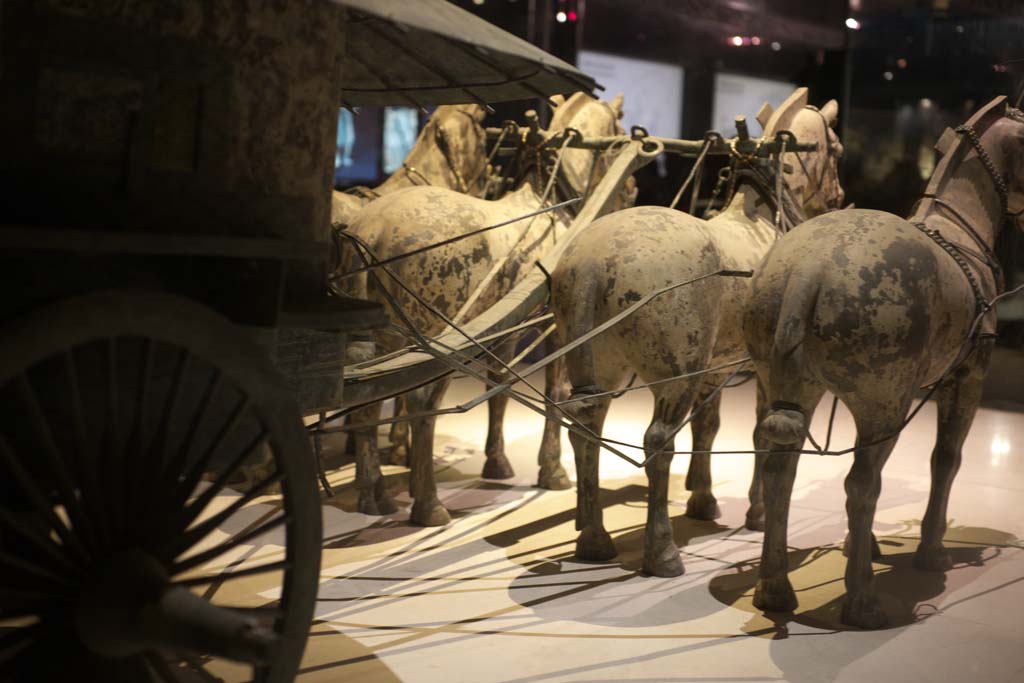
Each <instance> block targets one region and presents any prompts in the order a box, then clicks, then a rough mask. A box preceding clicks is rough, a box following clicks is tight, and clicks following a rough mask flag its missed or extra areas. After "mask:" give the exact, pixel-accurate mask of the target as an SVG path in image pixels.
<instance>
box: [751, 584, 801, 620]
mask: <svg viewBox="0 0 1024 683" xmlns="http://www.w3.org/2000/svg"><path fill="white" fill-rule="evenodd" d="M796 606H797V600H796V593H795V592H794V591H793V586H792V584H790V583H789V578H788V577H785V576H783V577H782V578H780V579H758V580H757V587H756V588H755V589H754V607H756V608H757V609H759V610H761V611H762V612H792V611H793V610H795V609H796Z"/></svg>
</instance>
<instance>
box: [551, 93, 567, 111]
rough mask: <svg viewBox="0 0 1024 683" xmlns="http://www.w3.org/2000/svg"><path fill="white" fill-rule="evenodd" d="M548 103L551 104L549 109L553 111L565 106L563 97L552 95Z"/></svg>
mask: <svg viewBox="0 0 1024 683" xmlns="http://www.w3.org/2000/svg"><path fill="white" fill-rule="evenodd" d="M548 102H550V103H551V108H552V109H555V108H557V107H561V106H562V105H563V104H565V95H552V96H551V97H549V98H548Z"/></svg>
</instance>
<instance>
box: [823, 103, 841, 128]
mask: <svg viewBox="0 0 1024 683" xmlns="http://www.w3.org/2000/svg"><path fill="white" fill-rule="evenodd" d="M821 115H822V116H824V117H825V120H826V121H828V125H829V127H831V128H835V127H836V121H838V120H839V103H838V102H836V101H835V100H829V101H828V102H826V103H825V106H824V107H822V108H821Z"/></svg>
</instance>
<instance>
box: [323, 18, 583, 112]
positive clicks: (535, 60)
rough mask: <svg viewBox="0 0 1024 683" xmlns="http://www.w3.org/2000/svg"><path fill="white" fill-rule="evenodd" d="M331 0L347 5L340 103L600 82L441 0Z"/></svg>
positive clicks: (511, 96)
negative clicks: (343, 87)
mask: <svg viewBox="0 0 1024 683" xmlns="http://www.w3.org/2000/svg"><path fill="white" fill-rule="evenodd" d="M332 1H333V2H336V3H338V4H341V5H344V6H346V7H347V8H348V10H349V13H348V26H347V34H346V38H345V42H346V45H345V52H346V55H345V66H344V74H345V89H344V92H343V94H342V99H341V105H342V106H346V107H359V106H377V105H389V104H397V103H405V104H410V105H413V106H425V105H435V104H459V103H467V102H477V103H481V104H482V103H485V102H503V101H506V100H521V99H528V98H531V97H547V96H549V95H555V94H568V93H572V92H576V91H578V90H584V91H586V92H592V91H593V90H594V88H595V87H600V86H598V85H597V83H596V82H595V81H594V79H593V78H591V77H590V76H587V75H586V74H584V73H583V72H582V71H580V70H579V69H577V68H576V67H574V66H572V65H571V64H568V63H567V62H563V61H562V60H560V59H558V58H557V57H553V56H552V55H550V54H548V53H547V52H544V51H543V50H541V49H540V48H537V47H535V46H533V45H531V44H530V43H528V42H526V41H525V40H522V39H520V38H517V37H516V36H514V35H512V34H511V33H508V32H507V31H503V30H502V29H500V28H498V27H497V26H494V25H493V24H490V23H488V22H486V21H484V20H483V19H480V18H479V17H477V16H475V15H473V14H471V13H469V12H467V11H465V10H463V9H460V8H459V7H456V6H455V5H452V4H451V3H449V2H446V0H416V1H415V2H409V1H408V0H332Z"/></svg>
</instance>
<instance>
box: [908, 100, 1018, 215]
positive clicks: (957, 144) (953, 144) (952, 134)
mask: <svg viewBox="0 0 1024 683" xmlns="http://www.w3.org/2000/svg"><path fill="white" fill-rule="evenodd" d="M1007 111H1008V105H1007V102H1006V96H1005V95H1000V96H999V97H996V98H994V99H993V100H992V101H991V102H989V103H988V104H986V105H985V106H984V107H982V108H981V109H979V110H978V111H977V112H976V113H975V114H974V116H972V117H971V118H969V119H968V120H967V122H966V123H964V125H965V126H970V127H972V128H974V130H975V132H976V133H977V134H978V137H981V136H982V135H984V134H985V132H986V131H987V130H988V129H989V128H990V127H991V126H992V125H993V124H994V123H995V122H996V121H998V120H999V119H1001V118H1003V117H1004V116H1006V114H1007ZM964 138H965V136H963V135H959V134H957V133H956V131H954V130H953V129H951V128H947V129H946V130H945V131H944V132H943V133H942V136H941V137H940V138H939V141H938V142H936V143H935V149H936V151H938V152H939V154H941V155H942V159H941V160H940V161H939V164H938V166H936V167H935V171H933V172H932V177H931V180H929V181H928V187H926V188H925V190H924V197H931V196H935V195H937V194H939V193H940V192H941V191H942V189H943V188H944V187H945V185H946V183H947V182H948V181H949V179H950V178H951V177H952V175H953V172H954V171H956V169H957V167H958V166H960V163H961V162H962V161H963V160H964V157H965V156H967V153H968V152H969V151H971V150H972V149H973V147H971V143H970V142H969V141H967V140H966V139H964ZM915 213H916V212H915Z"/></svg>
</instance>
